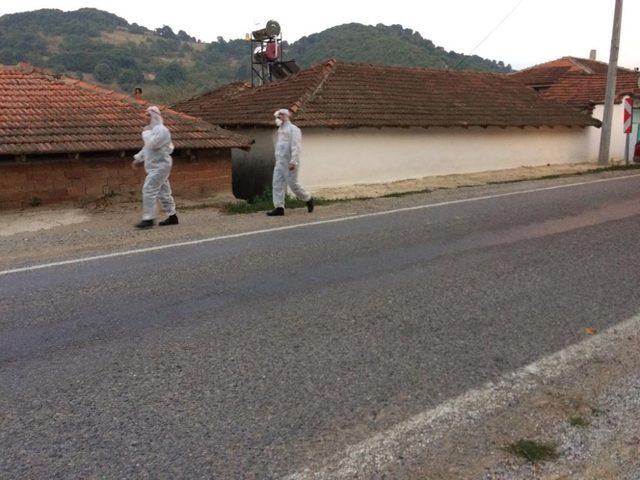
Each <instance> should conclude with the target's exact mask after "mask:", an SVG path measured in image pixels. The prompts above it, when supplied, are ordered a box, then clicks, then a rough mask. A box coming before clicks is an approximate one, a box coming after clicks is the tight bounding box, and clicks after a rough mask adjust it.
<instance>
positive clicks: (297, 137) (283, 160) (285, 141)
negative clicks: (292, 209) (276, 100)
mask: <svg viewBox="0 0 640 480" xmlns="http://www.w3.org/2000/svg"><path fill="white" fill-rule="evenodd" d="M301 153H302V133H301V132H300V129H299V128H298V127H296V126H295V125H294V124H292V123H291V122H290V121H289V120H287V121H285V122H284V123H283V124H282V125H281V126H280V127H279V128H278V138H277V141H276V165H275V168H274V169H273V205H274V206H275V207H276V208H284V199H285V197H286V194H287V185H288V186H289V188H290V189H291V191H292V192H293V194H294V195H295V196H296V197H298V199H300V200H302V201H303V202H308V201H309V200H311V195H309V193H307V191H306V190H305V189H304V188H302V185H300V183H299V182H298V171H299V170H300V154H301ZM289 164H292V165H295V167H296V168H295V170H293V171H291V170H289Z"/></svg>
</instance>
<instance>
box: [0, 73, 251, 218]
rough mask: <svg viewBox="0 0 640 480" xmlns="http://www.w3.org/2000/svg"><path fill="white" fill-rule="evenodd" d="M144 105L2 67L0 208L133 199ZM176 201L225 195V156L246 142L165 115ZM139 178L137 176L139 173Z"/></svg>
mask: <svg viewBox="0 0 640 480" xmlns="http://www.w3.org/2000/svg"><path fill="white" fill-rule="evenodd" d="M147 107H148V104H147V103H145V102H144V101H141V100H135V99H133V98H131V97H128V96H126V95H121V94H118V93H115V92H112V91H110V90H106V89H103V88H100V87H97V86H94V85H91V84H88V83H85V82H82V81H79V80H74V79H70V78H64V77H57V76H53V75H51V74H49V73H47V72H45V71H42V70H37V69H34V68H32V67H28V66H19V67H0V208H21V207H24V206H27V205H29V204H32V205H35V204H40V203H43V204H46V203H55V202H61V201H75V202H87V201H91V200H93V199H96V198H99V197H101V196H104V195H113V194H125V195H131V194H134V195H135V194H137V193H138V192H139V191H140V188H141V185H142V177H143V175H144V173H143V172H142V171H138V172H134V171H133V170H132V169H131V168H130V162H131V157H132V155H133V154H134V153H135V152H137V151H138V150H140V148H141V147H142V139H141V132H142V129H143V127H144V126H145V118H144V112H145V110H146V108H147ZM163 115H164V118H165V122H166V124H167V126H168V127H169V129H170V130H171V133H172V137H173V142H174V144H175V147H176V151H175V154H174V170H173V173H172V177H171V180H172V186H173V188H174V191H175V193H176V194H177V195H179V196H187V197H188V196H199V195H210V194H216V193H221V192H230V191H231V150H232V149H234V148H248V147H249V139H247V138H245V137H243V136H241V135H238V134H237V133H232V132H229V131H226V130H223V129H222V128H220V127H218V126H214V125H211V124H209V123H207V122H204V121H203V120H200V119H196V118H193V117H190V116H188V115H185V114H183V113H179V112H175V111H172V110H169V109H164V111H163ZM140 170H141V169H140Z"/></svg>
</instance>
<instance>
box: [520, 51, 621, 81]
mask: <svg viewBox="0 0 640 480" xmlns="http://www.w3.org/2000/svg"><path fill="white" fill-rule="evenodd" d="M608 69H609V64H607V63H605V62H599V61H597V60H589V59H586V58H577V57H562V58H558V59H556V60H551V61H550V62H545V63H541V64H539V65H534V66H532V67H529V68H525V69H524V70H520V71H519V72H514V73H510V74H509V76H510V77H512V78H515V79H517V80H519V81H520V82H522V83H524V84H526V85H530V86H533V85H551V84H553V83H556V82H557V81H559V80H560V79H561V78H562V77H563V76H565V75H567V74H574V73H583V74H586V75H594V74H605V75H606V74H607V70H608ZM626 73H633V70H629V69H628V68H622V67H618V75H623V74H626Z"/></svg>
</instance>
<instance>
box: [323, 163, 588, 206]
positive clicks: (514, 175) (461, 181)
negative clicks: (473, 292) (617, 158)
mask: <svg viewBox="0 0 640 480" xmlns="http://www.w3.org/2000/svg"><path fill="white" fill-rule="evenodd" d="M597 168H598V165H597V164H594V163H576V164H568V165H543V166H538V167H519V168H511V169H508V170H494V171H488V172H479V173H464V174H459V175H441V176H435V177H424V178H416V179H410V180H400V181H398V182H391V183H373V184H361V185H350V186H345V187H329V188H321V189H318V190H317V191H316V192H315V193H316V194H317V195H318V196H320V197H324V198H327V199H337V198H366V197H381V196H384V195H394V194H401V193H407V192H422V191H425V190H430V191H433V190H440V189H448V188H458V187H469V186H480V185H488V184H491V183H502V182H517V181H522V180H528V179H532V178H541V177H549V176H555V175H570V174H580V173H585V172H589V171H593V170H595V169H597Z"/></svg>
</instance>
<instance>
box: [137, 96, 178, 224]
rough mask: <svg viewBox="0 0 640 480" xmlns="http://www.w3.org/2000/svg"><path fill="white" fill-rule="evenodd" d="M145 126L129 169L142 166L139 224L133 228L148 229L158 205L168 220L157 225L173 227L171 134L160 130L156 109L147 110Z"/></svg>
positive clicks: (165, 130)
mask: <svg viewBox="0 0 640 480" xmlns="http://www.w3.org/2000/svg"><path fill="white" fill-rule="evenodd" d="M147 117H148V118H149V125H148V126H146V127H145V129H144V131H143V132H142V141H143V142H144V147H143V148H142V150H140V152H138V153H136V154H135V155H134V156H133V163H132V164H131V166H132V168H134V169H135V168H137V165H138V164H139V163H144V169H145V171H146V172H147V178H146V179H145V181H144V186H143V187H142V208H143V215H142V221H141V222H140V223H138V224H137V225H136V228H151V227H153V223H154V220H155V217H156V203H157V201H160V205H161V206H162V209H163V210H164V211H165V212H166V213H167V215H168V218H167V219H166V220H164V221H162V222H160V223H159V225H160V226H166V225H177V224H178V216H177V215H176V202H175V201H174V199H173V196H172V195H171V185H170V184H169V174H170V173H171V166H172V164H173V160H172V159H171V154H172V153H173V143H172V142H171V133H170V132H169V129H168V128H167V127H165V126H164V122H163V121H162V115H161V113H160V109H159V108H158V107H155V106H154V107H149V108H148V109H147Z"/></svg>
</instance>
